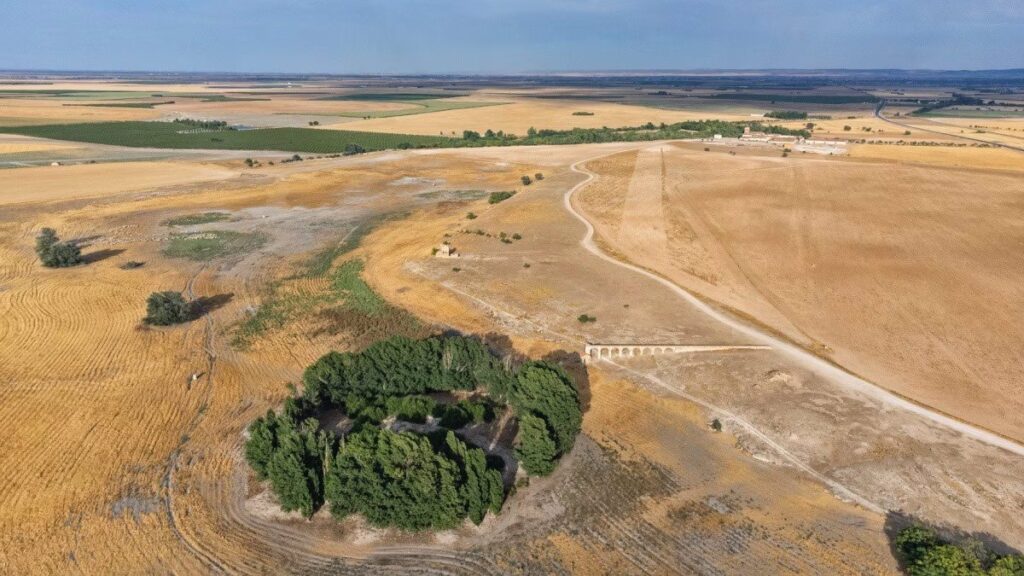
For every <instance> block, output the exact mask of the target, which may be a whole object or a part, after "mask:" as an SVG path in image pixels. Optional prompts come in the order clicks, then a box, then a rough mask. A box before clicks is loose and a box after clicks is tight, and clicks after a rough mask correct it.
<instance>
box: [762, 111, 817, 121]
mask: <svg viewBox="0 0 1024 576" xmlns="http://www.w3.org/2000/svg"><path fill="white" fill-rule="evenodd" d="M764 116H765V118H777V119H779V120H806V119H807V112H799V111H797V110H772V111H771V112H768V113H766V114H765V115H764Z"/></svg>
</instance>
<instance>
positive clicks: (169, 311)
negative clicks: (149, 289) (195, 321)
mask: <svg viewBox="0 0 1024 576" xmlns="http://www.w3.org/2000/svg"><path fill="white" fill-rule="evenodd" d="M191 319H192V305H191V304H189V303H188V302H186V301H185V297H184V296H182V295H181V292H173V291H167V292H153V293H152V294H150V295H149V298H147V299H146V317H145V318H143V320H142V321H143V322H145V323H146V324H152V325H154V326H170V325H171V324H180V323H182V322H187V321H189V320H191Z"/></svg>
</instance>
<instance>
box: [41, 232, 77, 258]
mask: <svg viewBox="0 0 1024 576" xmlns="http://www.w3.org/2000/svg"><path fill="white" fill-rule="evenodd" d="M36 255H37V256H39V261H40V262H42V263H43V266H46V267H47V268H68V267H70V266H76V265H78V264H81V263H82V250H81V248H79V247H78V244H76V243H75V242H61V240H60V237H59V236H57V231H56V230H54V229H53V228H43V229H42V230H41V231H40V232H39V235H38V236H36Z"/></svg>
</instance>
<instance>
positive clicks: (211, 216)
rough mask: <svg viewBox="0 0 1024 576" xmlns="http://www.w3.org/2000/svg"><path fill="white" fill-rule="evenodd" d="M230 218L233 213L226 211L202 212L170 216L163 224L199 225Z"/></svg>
mask: <svg viewBox="0 0 1024 576" xmlns="http://www.w3.org/2000/svg"><path fill="white" fill-rule="evenodd" d="M230 218H231V215H230V214H228V213H226V212H202V213H200V214H186V215H185V216H177V217H175V218H170V219H168V220H164V221H163V222H162V224H163V225H164V226H197V225H199V224H209V223H211V222H222V221H224V220H228V219H230Z"/></svg>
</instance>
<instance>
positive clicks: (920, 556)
mask: <svg viewBox="0 0 1024 576" xmlns="http://www.w3.org/2000/svg"><path fill="white" fill-rule="evenodd" d="M893 543H894V544H895V547H896V551H897V552H898V553H899V557H900V562H901V567H902V568H903V571H904V572H905V573H906V574H908V575H910V576H1024V557H1022V556H1021V555H1019V554H1008V555H1001V554H997V553H995V552H993V551H992V550H991V549H989V548H988V547H987V546H985V544H984V543H982V542H980V541H978V540H974V539H966V540H964V541H962V542H957V543H954V542H951V541H949V540H946V539H944V538H942V537H941V536H939V534H938V533H937V532H936V531H935V530H933V529H931V528H928V527H925V526H921V525H914V526H909V527H907V528H904V529H902V530H900V532H899V533H898V534H897V535H896V538H895V540H894V542H893Z"/></svg>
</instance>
